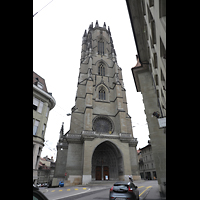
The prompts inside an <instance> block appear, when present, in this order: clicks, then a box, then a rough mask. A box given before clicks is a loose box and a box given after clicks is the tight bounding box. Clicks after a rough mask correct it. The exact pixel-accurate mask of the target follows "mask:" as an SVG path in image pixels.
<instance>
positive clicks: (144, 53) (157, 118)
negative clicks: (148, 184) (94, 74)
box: [126, 0, 166, 195]
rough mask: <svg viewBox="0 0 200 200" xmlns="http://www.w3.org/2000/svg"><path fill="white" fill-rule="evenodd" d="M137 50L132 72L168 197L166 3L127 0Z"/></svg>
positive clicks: (159, 174)
mask: <svg viewBox="0 0 200 200" xmlns="http://www.w3.org/2000/svg"><path fill="white" fill-rule="evenodd" d="M126 3H127V9H128V13H129V17H130V22H131V26H132V30H133V36H134V39H135V44H136V49H137V53H138V56H137V64H136V65H135V66H134V67H132V68H131V71H132V73H133V79H134V82H135V86H136V90H137V92H141V93H142V96H143V103H144V107H145V114H146V120H147V123H148V129H149V137H150V141H151V146H152V155H153V157H154V162H155V169H156V174H157V179H158V184H159V186H160V187H159V189H160V192H161V193H163V194H164V195H165V194H166V0H126Z"/></svg>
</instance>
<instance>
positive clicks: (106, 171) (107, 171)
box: [103, 166, 109, 180]
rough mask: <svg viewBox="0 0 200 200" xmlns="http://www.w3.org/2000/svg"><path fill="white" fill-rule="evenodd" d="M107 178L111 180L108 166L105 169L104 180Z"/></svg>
mask: <svg viewBox="0 0 200 200" xmlns="http://www.w3.org/2000/svg"><path fill="white" fill-rule="evenodd" d="M106 176H108V180H109V168H108V166H104V167H103V178H104V180H106Z"/></svg>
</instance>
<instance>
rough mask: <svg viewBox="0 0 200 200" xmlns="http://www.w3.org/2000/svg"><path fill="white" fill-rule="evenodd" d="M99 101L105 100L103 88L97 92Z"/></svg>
mask: <svg viewBox="0 0 200 200" xmlns="http://www.w3.org/2000/svg"><path fill="white" fill-rule="evenodd" d="M99 99H101V100H106V92H105V90H104V89H103V88H101V89H100V90H99Z"/></svg>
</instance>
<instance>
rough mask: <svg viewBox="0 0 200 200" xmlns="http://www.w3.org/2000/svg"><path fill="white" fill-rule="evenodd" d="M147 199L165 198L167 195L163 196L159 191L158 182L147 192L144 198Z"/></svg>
mask: <svg viewBox="0 0 200 200" xmlns="http://www.w3.org/2000/svg"><path fill="white" fill-rule="evenodd" d="M143 199H145V200H164V199H166V197H162V196H161V195H160V192H159V186H158V184H157V185H155V186H153V187H152V188H151V189H150V190H148V192H147V194H146V195H145V197H144V198H143Z"/></svg>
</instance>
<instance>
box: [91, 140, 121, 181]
mask: <svg viewBox="0 0 200 200" xmlns="http://www.w3.org/2000/svg"><path fill="white" fill-rule="evenodd" d="M123 169H124V164H123V158H122V154H121V152H120V151H119V150H118V148H117V146H116V145H115V144H113V143H112V142H110V141H105V142H102V143H101V144H99V145H98V146H97V147H96V148H95V150H94V153H93V155H92V170H91V174H92V180H106V177H105V176H108V180H111V181H114V180H118V179H119V176H122V175H123V174H124V173H123Z"/></svg>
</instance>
